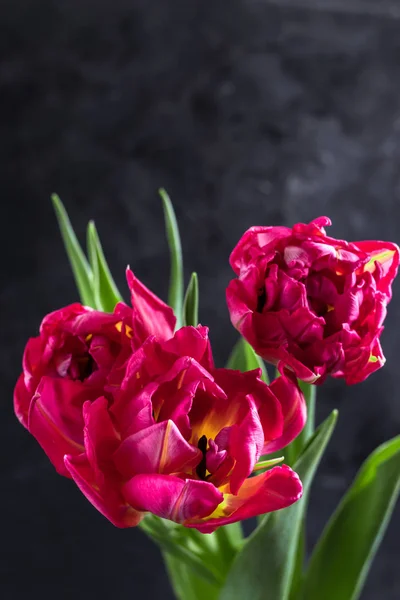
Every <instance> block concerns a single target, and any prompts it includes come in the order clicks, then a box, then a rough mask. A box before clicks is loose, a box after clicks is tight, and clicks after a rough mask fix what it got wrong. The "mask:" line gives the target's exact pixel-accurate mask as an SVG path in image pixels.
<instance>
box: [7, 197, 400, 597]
mask: <svg viewBox="0 0 400 600" xmlns="http://www.w3.org/2000/svg"><path fill="white" fill-rule="evenodd" d="M160 193H161V197H162V200H163V206H164V214H165V222H166V231H167V238H168V244H169V249H170V254H171V280H170V290H169V298H168V304H166V303H164V302H163V301H162V300H161V299H160V298H158V297H157V296H156V295H154V294H153V293H152V292H151V291H150V290H149V289H148V288H147V287H146V286H145V285H144V284H143V283H142V282H141V281H139V279H137V277H136V276H135V275H134V273H133V272H132V271H131V270H130V268H128V269H127V273H126V275H127V285H128V289H129V295H130V301H129V303H125V302H124V301H123V300H122V296H121V294H120V293H119V291H118V289H117V287H116V285H115V283H114V280H113V278H112V276H111V273H110V271H109V268H108V266H107V262H106V260H105V257H104V253H103V250H102V246H101V244H100V240H99V237H98V234H97V231H96V227H95V225H94V223H93V222H90V223H89V225H88V228H87V256H86V254H85V253H84V252H83V250H82V248H81V246H80V244H79V242H78V240H77V238H76V236H75V234H74V231H73V229H72V226H71V223H70V221H69V219H68V216H67V213H66V211H65V209H64V206H63V205H62V203H61V201H60V199H59V198H58V197H57V196H53V203H54V207H55V210H56V214H57V218H58V222H59V226H60V229H61V233H62V236H63V240H64V244H65V247H66V250H67V254H68V257H69V260H70V263H71V267H72V271H73V274H74V277H75V281H76V285H77V288H78V291H79V295H80V299H81V303H75V304H72V305H69V306H65V307H62V308H60V309H59V310H56V311H55V312H53V313H51V314H49V315H47V316H45V318H44V319H43V321H42V323H41V326H40V330H39V335H38V336H37V337H35V338H32V339H30V340H29V341H28V343H27V345H26V348H25V352H24V357H23V372H22V374H21V376H20V377H19V379H18V382H17V384H16V387H15V394H14V406H15V412H16V415H17V417H18V419H19V420H20V422H21V423H22V425H24V427H26V428H27V429H28V430H29V432H30V433H31V434H32V435H33V436H34V437H35V438H36V439H37V441H38V442H39V444H40V445H41V446H42V448H43V450H44V451H45V452H46V454H47V456H48V457H49V459H50V460H51V462H52V463H53V465H54V467H55V468H56V470H57V471H58V473H59V474H61V475H63V476H65V477H68V478H70V479H71V480H72V481H74V482H75V484H76V485H77V486H78V488H79V489H80V490H81V492H82V493H83V494H84V495H85V496H86V498H87V499H88V500H89V501H90V502H91V503H92V504H93V506H94V507H95V508H97V510H98V511H100V512H101V513H102V514H103V515H104V516H105V517H106V518H107V519H108V520H109V521H110V522H111V523H112V524H113V525H115V526H117V527H123V528H126V527H134V526H137V527H140V528H141V529H142V530H143V531H144V533H145V534H147V535H148V536H150V538H151V539H152V540H154V542H155V543H156V544H157V545H158V546H159V548H160V550H161V552H162V555H163V558H164V561H165V565H166V569H167V572H168V575H169V578H170V582H171V586H172V588H173V590H174V593H175V595H176V597H177V598H179V599H180V600H203V599H207V600H217V599H218V600H243V599H247V598H248V599H250V598H251V599H252V600H256V599H259V600H262V599H265V600H322V599H323V600H355V599H356V598H359V597H360V593H361V590H362V586H363V583H364V581H365V578H366V576H367V573H368V569H369V566H370V564H371V561H372V559H373V556H374V554H375V552H376V550H377V548H378V546H379V543H380V541H381V539H382V536H383V534H384V531H385V528H386V526H387V524H388V521H389V518H390V515H391V512H392V510H393V508H394V505H395V502H396V500H397V497H398V494H399V491H400V436H398V437H396V438H394V439H393V440H391V441H389V442H387V443H385V444H383V445H382V446H380V447H379V448H377V449H376V450H375V451H374V452H373V453H372V454H371V456H370V457H369V458H368V459H367V460H366V461H365V463H364V464H363V465H362V466H361V468H360V471H359V473H358V474H357V476H356V478H355V480H354V482H353V484H352V485H351V487H350V489H349V490H348V491H347V492H346V494H345V495H344V497H343V499H342V501H341V502H340V504H339V506H338V507H337V509H336V510H335V512H334V513H333V515H332V516H331V518H330V520H329V522H328V523H327V525H326V527H325V529H324V531H323V533H322V535H321V537H320V539H319V541H318V542H317V544H316V545H315V547H314V548H313V549H311V550H310V549H307V548H306V542H305V540H306V536H305V530H306V518H310V515H307V503H308V497H309V493H310V488H311V485H312V481H313V478H314V475H315V473H316V470H317V467H318V464H319V462H320V460H321V457H322V456H323V453H324V451H325V448H326V446H327V444H328V442H329V439H330V437H331V435H332V433H333V430H334V427H335V423H336V420H337V416H338V414H337V411H333V412H332V414H331V415H330V416H329V417H328V418H327V419H326V420H325V421H324V422H323V423H321V424H319V426H318V427H317V428H315V424H314V410H315V402H316V391H317V389H318V388H319V387H320V386H321V385H322V384H323V383H324V381H325V380H326V378H327V377H329V376H330V377H336V378H342V379H344V380H345V382H346V384H348V385H351V384H355V383H358V382H361V381H364V380H365V379H366V378H367V377H368V376H369V375H371V374H372V373H373V372H374V371H376V370H377V369H379V368H381V367H382V366H383V365H384V362H385V358H384V355H383V352H382V348H381V345H380V341H379V339H380V335H381V332H382V329H383V322H384V319H385V315H386V307H387V305H388V303H389V301H390V299H391V284H392V282H393V279H394V278H395V276H396V273H397V270H398V265H399V249H398V247H397V246H396V245H395V244H393V243H388V242H380V241H368V242H346V241H343V240H338V239H335V238H332V237H329V236H328V235H327V234H326V231H325V227H326V226H329V225H330V224H331V223H330V220H329V219H328V218H326V217H320V218H317V219H315V220H314V221H312V222H311V223H309V224H303V223H298V224H296V225H294V226H293V227H292V228H288V227H268V226H257V227H252V228H251V229H249V230H248V231H247V232H246V233H244V235H243V236H242V238H241V239H240V240H239V242H238V244H237V246H236V247H235V248H234V250H233V252H232V254H231V257H230V264H231V266H232V269H233V271H234V274H235V278H234V279H233V280H232V281H231V282H230V284H229V285H228V288H227V292H226V301H227V306H228V310H229V313H230V317H231V321H232V324H233V326H234V327H235V328H236V329H237V330H238V332H239V333H240V334H241V337H240V339H239V341H238V342H237V344H236V346H235V347H234V349H233V351H232V353H231V356H230V358H229V361H228V364H227V365H226V366H225V367H224V368H222V367H221V366H215V364H214V361H213V355H212V350H211V345H210V341H209V338H208V329H207V327H205V326H202V325H199V324H198V279H197V276H196V274H195V273H193V275H192V277H191V279H190V282H189V284H188V286H187V289H186V292H185V291H184V283H183V266H182V253H181V245H180V237H179V232H178V227H177V223H176V219H175V215H174V212H173V208H172V205H171V202H170V200H169V198H168V196H167V194H166V192H165V191H163V190H161V192H160ZM264 361H266V362H267V363H269V364H270V365H273V368H274V378H273V379H272V381H271V382H270V381H269V379H268V374H267V370H266V367H265V363H264ZM271 372H272V371H271ZM249 518H254V520H255V519H256V520H257V523H256V526H255V527H254V529H253V531H252V533H251V534H250V535H248V536H247V537H246V536H245V535H244V530H243V527H242V521H244V520H245V519H249ZM311 518H312V516H311Z"/></svg>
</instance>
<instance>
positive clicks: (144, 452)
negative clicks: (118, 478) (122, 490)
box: [114, 421, 202, 479]
mask: <svg viewBox="0 0 400 600" xmlns="http://www.w3.org/2000/svg"><path fill="white" fill-rule="evenodd" d="M201 456H202V454H201V451H200V450H199V449H198V448H195V447H194V446H191V445H190V444H188V442H187V441H186V440H185V439H184V438H183V437H182V435H181V433H180V431H179V429H178V428H177V426H176V425H175V423H174V422H173V421H162V422H161V423H156V424H155V425H152V426H151V427H148V428H147V429H143V430H141V431H138V432H137V433H134V434H133V435H131V436H129V437H128V438H127V439H126V440H124V441H123V442H122V444H121V445H120V447H119V448H118V450H117V451H116V453H115V454H114V462H115V465H116V467H117V469H118V470H119V472H120V473H121V474H122V475H123V476H124V477H125V478H127V479H128V478H131V477H133V476H134V475H136V474H139V473H176V472H179V471H186V472H190V471H191V470H192V469H193V468H194V467H195V466H196V465H197V464H198V463H199V462H200V460H201Z"/></svg>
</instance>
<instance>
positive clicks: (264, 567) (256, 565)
mask: <svg viewBox="0 0 400 600" xmlns="http://www.w3.org/2000/svg"><path fill="white" fill-rule="evenodd" d="M336 420H337V411H333V412H332V413H331V415H330V416H329V417H328V418H327V419H326V420H325V421H324V422H323V423H322V425H321V426H320V427H319V428H318V429H317V431H316V432H315V433H314V435H313V436H312V438H311V440H310V441H309V444H308V445H307V447H306V448H305V449H304V452H303V453H302V455H301V456H300V458H299V459H298V461H297V462H296V464H295V470H296V472H297V473H298V474H299V476H300V479H301V480H302V482H303V487H304V492H303V497H302V498H301V500H299V501H298V502H296V503H295V504H293V505H292V506H289V508H286V509H284V510H279V511H276V512H273V513H269V514H268V515H266V516H265V517H264V519H263V521H262V522H261V524H260V525H259V526H258V527H257V529H256V530H255V531H254V532H253V533H252V534H251V536H250V537H249V538H248V540H247V542H246V543H245V544H244V546H243V549H242V550H241V551H240V552H239V553H238V555H237V557H236V559H235V560H234V562H233V565H232V569H231V571H230V573H229V575H228V578H227V581H226V584H225V585H224V587H223V589H222V593H221V595H220V600H242V599H243V598H251V600H265V598H266V597H267V598H271V600H278V599H279V600H287V598H288V597H289V593H290V586H291V581H292V576H293V573H294V570H295V565H296V554H297V551H298V539H299V536H300V535H301V528H302V522H303V516H304V511H305V508H306V502H307V496H308V492H309V489H310V486H311V483H312V480H313V477H314V474H315V471H316V469H317V467H318V464H319V462H320V460H321V457H322V455H323V453H324V450H325V448H326V446H327V444H328V441H329V439H330V437H331V435H332V432H333V429H334V427H335V423H336ZM321 598H323V596H320V599H321ZM307 600H308V598H307ZM324 600H325V599H324Z"/></svg>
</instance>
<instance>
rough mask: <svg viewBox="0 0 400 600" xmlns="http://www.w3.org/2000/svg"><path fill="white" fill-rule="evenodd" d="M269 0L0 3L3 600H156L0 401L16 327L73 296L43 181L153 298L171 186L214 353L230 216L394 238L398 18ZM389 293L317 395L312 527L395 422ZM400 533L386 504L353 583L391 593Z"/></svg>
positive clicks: (123, 539) (146, 580)
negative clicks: (379, 362)
mask: <svg viewBox="0 0 400 600" xmlns="http://www.w3.org/2000/svg"><path fill="white" fill-rule="evenodd" d="M286 4H287V5H292V6H286V7H279V3H273V4H269V3H267V2H261V1H260V2H257V1H250V0H248V1H246V0H230V1H229V2H226V1H224V0H213V2H208V3H207V2H202V1H200V0H192V1H188V0H171V1H169V2H166V1H165V0H152V2H148V1H146V0H113V2H107V1H106V0H101V1H100V0H97V1H96V2H95V1H90V0H69V1H68V2H67V1H62V0H58V1H57V0H41V2H37V1H34V0H31V1H29V0H2V1H1V2H0V55H1V63H0V140H1V142H0V153H1V162H0V165H1V166H0V190H1V197H2V217H3V220H2V228H3V234H2V236H1V238H0V240H1V244H2V245H3V247H2V248H1V254H0V256H1V257H2V259H3V262H2V267H1V273H2V285H1V290H0V293H1V297H0V302H1V315H2V321H3V323H2V327H1V332H0V335H1V357H2V360H1V361H0V376H1V383H2V403H1V405H0V407H1V425H0V433H1V435H0V440H1V441H0V443H1V444H2V445H3V446H4V448H3V451H2V452H1V453H0V464H1V468H2V471H1V472H2V475H3V476H2V478H1V479H0V486H1V493H0V498H1V499H0V506H1V507H2V508H3V510H2V511H1V513H0V514H1V515H2V521H3V531H4V530H5V531H6V536H5V537H4V534H2V539H3V543H2V546H1V553H2V557H1V560H0V589H1V591H2V592H3V593H2V597H3V598H4V599H5V600H14V599H16V600H19V599H22V598H25V597H26V595H27V593H28V592H29V591H34V593H35V594H37V595H38V596H39V595H40V597H41V598H42V600H53V599H54V598H57V600H67V599H68V600H70V598H72V597H76V598H84V597H85V598H87V599H88V600H91V599H92V598H93V599H95V598H99V599H103V598H104V599H106V598H110V597H112V598H114V599H115V600H116V599H119V598H121V599H123V598H128V597H138V598H141V597H142V595H143V594H144V590H146V594H147V596H148V597H150V598H154V599H157V598H160V599H161V598H163V600H166V599H167V598H169V596H168V594H167V593H166V591H165V590H166V579H165V575H164V573H163V570H162V565H161V561H160V558H159V556H158V552H157V551H156V549H155V548H153V546H152V545H151V544H150V543H149V542H148V541H147V539H145V538H144V536H143V535H142V534H141V532H139V531H136V530H129V531H119V530H116V529H114V528H113V527H112V526H111V525H110V524H109V523H108V522H107V521H106V520H105V519H104V518H103V517H101V516H100V515H99V514H97V512H96V511H95V510H94V509H92V507H91V506H90V505H89V503H88V502H87V501H86V500H85V498H84V497H83V496H81V495H80V493H79V492H78V490H77V489H75V487H74V486H73V484H72V483H71V482H69V481H67V480H64V479H62V478H61V477H59V476H57V475H56V474H55V472H54V470H53V469H52V467H51V465H50V464H49V462H48V460H47V458H46V457H45V456H44V454H43V453H42V451H41V450H40V448H39V447H38V445H37V443H36V442H35V440H34V439H33V438H31V437H30V436H29V435H28V434H27V433H26V432H25V431H24V430H23V429H22V427H20V426H19V425H18V423H17V421H16V419H15V417H14V415H13V413H12V403H11V398H12V388H13V385H14V382H15V380H16V377H17V375H18V372H19V368H20V360H21V354H22V350H23V346H24V343H25V341H26V339H27V338H28V336H31V335H35V334H36V331H37V328H38V325H39V322H40V320H41V317H42V316H43V315H44V314H45V313H46V312H49V311H50V310H53V309H55V308H57V307H59V306H60V305H62V304H67V303H69V302H71V301H74V300H75V299H76V292H75V289H74V285H73V281H72V278H71V275H70V272H69V267H68V265H67V261H66V258H65V256H64V251H63V248H62V244H61V241H60V238H59V234H58V231H57V228H56V224H55V219H54V216H53V214H52V209H51V205H50V202H49V195H50V193H51V192H53V191H57V192H58V193H59V194H60V196H61V197H62V199H63V200H64V202H65V204H66V205H67V208H68V209H69V212H70V216H71V219H72V220H73V222H74V224H75V225H76V228H77V231H78V233H79V234H80V235H82V236H83V235H84V228H85V224H86V222H87V220H88V219H89V218H94V219H95V220H96V223H97V226H98V229H99V232H100V234H101V237H102V239H103V245H104V247H105V250H106V253H107V256H108V258H109V262H110V264H111V266H112V269H113V272H114V274H115V277H116V279H117V281H118V283H119V286H120V288H121V289H125V288H124V269H125V266H126V264H127V263H129V264H130V265H131V266H132V268H133V269H134V270H135V272H136V273H137V275H138V276H139V277H141V278H142V279H143V280H144V281H145V283H147V284H148V285H149V286H151V287H152V288H153V289H154V291H156V292H157V293H158V294H160V295H163V296H164V297H165V296H166V291H167V279H168V260H167V255H166V243H165V239H164V231H163V221H162V211H161V206H160V200H159V198H158V196H157V188H158V187H159V186H164V187H166V188H167V190H168V191H169V193H170V195H171V196H172V199H173V201H174V204H175V207H176V212H177V215H178V218H179V222H180V226H181V231H182V237H183V247H184V252H185V259H186V268H187V274H189V272H190V271H191V270H196V271H197V272H198V274H199V277H200V287H201V298H200V300H201V313H200V314H201V321H202V323H203V324H207V325H209V326H210V327H211V339H212V342H213V345H214V349H215V355H216V358H217V361H218V362H219V363H220V364H223V361H224V360H225V358H226V357H227V355H228V352H229V349H230V347H231V345H232V344H233V342H234V340H235V339H236V334H235V332H234V330H233V329H232V328H231V326H230V324H229V319H228V316H227V312H226V309H225V304H224V289H225V286H226V284H227V282H228V280H229V278H230V275H231V274H230V269H229V266H228V256H229V252H230V250H231V249H232V247H233V246H234V244H235V243H236V241H237V239H238V238H239V236H240V235H241V233H242V232H243V231H244V230H245V228H247V227H248V226H250V225H253V224H278V223H279V224H281V223H284V224H287V225H290V224H292V223H294V222H296V221H299V220H309V219H311V218H314V217H316V216H318V215H321V214H326V215H328V216H330V217H331V218H332V220H333V222H334V227H333V229H332V233H333V235H336V236H337V237H342V238H348V239H365V238H378V239H379V238H381V239H390V240H393V241H397V242H398V243H399V242H400V226H399V219H400V204H399V199H400V168H399V167H400V144H399V143H400V70H399V64H400V62H399V61H400V35H399V29H400V21H399V20H397V19H393V18H391V15H395V13H394V12H393V11H392V12H391V11H390V10H389V11H387V13H386V14H385V10H381V11H380V14H373V12H374V11H372V13H371V10H370V7H371V6H372V3H371V2H359V3H358V4H357V5H355V6H356V10H354V11H352V10H350V11H349V10H347V9H348V8H350V5H345V6H344V7H343V8H344V9H346V6H347V9H346V12H345V13H344V12H342V10H335V9H334V8H335V7H334V4H335V3H332V2H330V3H329V4H330V5H331V7H332V10H323V11H322V10H314V9H313V7H312V3H311V2H306V5H307V6H306V7H305V8H303V9H301V8H298V9H297V8H295V7H294V6H295V5H296V2H287V3H286ZM342 4H343V3H342ZM321 5H322V3H321ZM380 6H381V7H384V6H385V3H383V2H382V3H381V4H380ZM364 8H365V12H364ZM375 12H376V11H375ZM394 292H395V298H394V300H393V302H392V304H391V306H390V309H389V316H388V319H387V328H386V331H385V332H384V335H383V347H384V351H385V354H386V357H387V360H388V362H387V366H386V367H385V368H384V369H383V370H381V371H380V372H379V373H377V374H375V375H373V376H372V377H371V378H370V380H369V381H368V382H367V383H364V384H361V385H359V386H357V387H353V388H347V387H346V386H345V385H344V384H343V383H342V382H338V381H336V382H330V383H329V384H327V385H326V386H324V389H323V392H322V393H320V398H319V402H318V417H319V418H320V419H321V418H323V417H324V416H325V415H327V414H328V412H329V411H330V410H331V409H332V408H334V407H338V408H339V409H340V413H341V414H340V423H339V425H338V427H337V430H336V433H335V436H334V439H333V441H332V443H331V446H330V450H329V452H328V455H327V458H326V459H325V461H324V463H323V465H322V467H321V469H320V472H319V476H318V478H317V481H316V483H315V486H314V489H313V500H312V506H313V509H314V513H313V520H312V523H311V524H310V540H311V541H314V540H315V539H316V537H317V535H318V534H319V532H320V530H321V528H322V526H323V523H324V522H325V520H326V518H327V517H328V515H329V514H330V512H331V510H332V508H333V507H334V506H335V505H336V503H337V501H338V499H339V498H340V496H341V494H342V493H343V491H344V490H345V489H346V487H347V486H348V485H349V483H350V481H351V479H352V477H353V476H354V474H355V472H356V470H357V468H358V466H359V465H360V463H361V461H362V460H363V459H364V458H365V457H366V456H367V454H368V453H369V452H370V451H371V450H372V449H373V448H374V447H375V446H376V445H378V444H379V443H380V442H383V441H384V440H386V439H387V438H389V437H391V436H393V435H395V434H397V433H398V431H399V425H400V402H399V400H398V398H397V394H396V393H395V386H396V376H397V375H398V361H397V357H398V356H399V353H400V340H399V336H398V327H399V321H400V286H399V285H396V286H395V290H394ZM399 533H400V512H399V509H397V512H396V514H395V517H394V519H393V522H392V524H391V528H390V530H389V532H388V534H387V535H386V537H385V540H384V543H383V546H382V548H381V552H380V554H379V556H378V558H377V559H376V562H375V563H374V567H373V569H372V572H371V575H370V577H369V580H368V583H367V586H366V589H365V592H364V594H363V596H362V597H363V599H365V600H375V599H378V598H379V599H380V598H384V599H385V600H397V599H398V598H399V597H400V578H399V571H398V564H399V550H398V537H399ZM4 540H5V541H4ZM132 594H133V596H132ZM271 600H277V599H271ZM338 600H340V599H338Z"/></svg>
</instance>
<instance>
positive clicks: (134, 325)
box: [14, 271, 175, 476]
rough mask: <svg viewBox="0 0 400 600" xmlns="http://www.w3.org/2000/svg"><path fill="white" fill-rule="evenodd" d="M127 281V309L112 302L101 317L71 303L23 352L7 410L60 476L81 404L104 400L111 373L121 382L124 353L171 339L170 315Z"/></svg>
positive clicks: (75, 442) (79, 424)
mask: <svg viewBox="0 0 400 600" xmlns="http://www.w3.org/2000/svg"><path fill="white" fill-rule="evenodd" d="M127 278H128V284H129V287H130V291H131V297H132V308H130V307H128V306H127V305H125V304H123V303H119V304H117V306H116V307H115V310H114V313H113V314H106V313H103V312H99V311H97V310H93V309H91V308H87V307H84V306H82V305H80V304H71V305H70V306H67V307H65V308H63V309H60V310H57V311H55V312H53V313H51V314H49V315H47V316H46V317H45V318H44V319H43V322H42V324H41V327H40V335H39V336H38V337H36V338H31V339H30V340H29V341H28V343H27V345H26V348H25V352H24V358H23V373H22V374H21V376H20V378H19V379H18V382H17V385H16V388H15V392H14V407H15V412H16V415H17V417H18V418H19V420H20V421H21V423H22V424H23V425H24V426H25V427H26V428H27V429H29V431H30V432H31V433H32V434H33V435H34V436H35V438H36V439H37V440H38V442H39V443H40V445H41V446H42V447H43V449H44V450H45V452H46V453H47V454H48V456H49V458H50V460H51V461H52V462H53V464H54V465H55V467H56V469H57V470H58V471H59V472H60V473H61V474H63V475H67V476H69V471H68V470H66V468H65V465H64V455H65V454H69V455H78V454H80V453H82V452H83V450H84V440H83V426H84V421H83V416H82V406H83V404H84V402H86V401H89V402H92V401H94V400H96V398H99V397H100V396H103V395H104V386H105V384H106V383H107V381H108V377H109V375H110V372H111V370H112V369H114V370H113V377H114V380H115V378H116V373H117V372H120V377H121V378H122V377H123V366H124V364H125V363H126V361H127V360H128V358H129V357H130V356H131V353H132V350H135V349H136V348H138V347H139V346H140V344H141V343H142V342H143V341H144V340H145V339H146V338H147V337H148V336H149V335H152V334H157V335H158V336H160V337H161V338H164V339H167V338H168V337H171V336H172V335H173V330H174V326H175V317H174V315H173V312H172V310H171V309H170V308H169V307H167V306H166V305H165V304H164V303H163V302H162V301H161V300H159V299H158V298H157V297H156V296H154V294H152V293H151V292H150V291H149V290H148V289H147V288H146V287H145V286H144V285H143V284H142V283H140V282H139V280H138V279H136V278H135V277H134V275H133V273H131V272H130V271H128V272H127ZM118 366H120V369H119V370H118V369H117V367H118Z"/></svg>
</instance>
